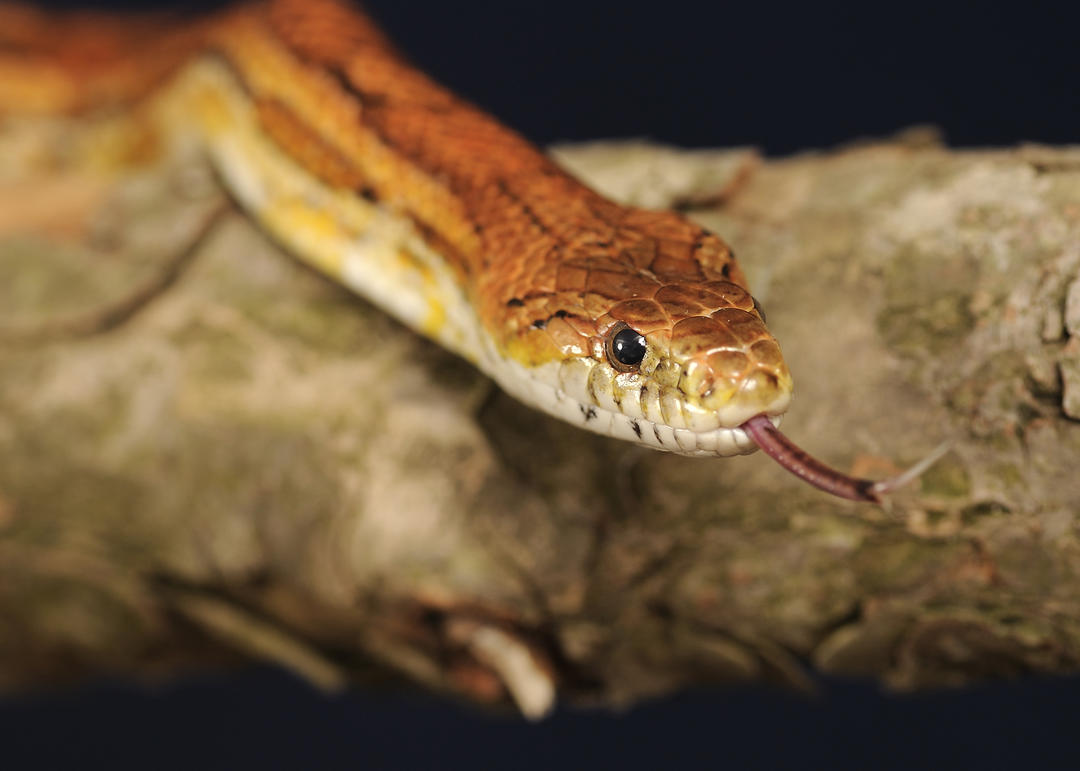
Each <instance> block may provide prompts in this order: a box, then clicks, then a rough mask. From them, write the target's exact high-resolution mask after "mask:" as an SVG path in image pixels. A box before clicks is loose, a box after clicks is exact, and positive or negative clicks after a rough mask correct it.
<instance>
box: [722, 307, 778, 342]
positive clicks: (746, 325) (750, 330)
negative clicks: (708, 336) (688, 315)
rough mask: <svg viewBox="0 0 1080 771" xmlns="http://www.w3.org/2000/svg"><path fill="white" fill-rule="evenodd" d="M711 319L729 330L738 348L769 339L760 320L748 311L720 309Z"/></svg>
mask: <svg viewBox="0 0 1080 771" xmlns="http://www.w3.org/2000/svg"><path fill="white" fill-rule="evenodd" d="M711 318H712V319H713V320H715V321H716V322H717V323H718V324H720V325H722V326H724V327H726V328H727V329H728V330H730V331H731V334H732V335H733V336H734V338H735V340H736V344H737V345H738V346H740V347H741V346H744V345H752V344H753V343H755V342H757V341H758V340H761V339H763V338H769V337H771V335H770V334H769V331H768V330H767V329H766V328H765V325H764V324H762V323H761V320H760V319H759V318H758V317H757V316H755V315H754V314H752V313H750V312H749V311H745V310H740V309H738V308H721V309H720V310H718V311H716V312H715V313H713V314H712V317H711Z"/></svg>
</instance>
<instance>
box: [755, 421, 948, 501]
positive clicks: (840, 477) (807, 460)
mask: <svg viewBox="0 0 1080 771" xmlns="http://www.w3.org/2000/svg"><path fill="white" fill-rule="evenodd" d="M740 428H742V430H743V431H745V432H746V433H747V434H749V435H750V438H751V439H753V440H754V441H755V442H756V443H757V446H758V447H760V448H761V451H762V452H764V453H765V454H766V455H768V456H769V457H770V458H772V459H773V460H775V461H776V462H777V463H779V464H780V465H781V466H783V467H784V468H786V469H787V470H788V471H790V472H791V473H792V474H794V475H795V476H797V477H799V478H800V479H802V480H804V481H806V482H809V483H810V484H812V485H813V486H814V487H817V488H819V489H821V490H824V491H825V492H827V493H832V494H833V495H836V496H838V497H840V498H847V499H848V500H852V501H870V502H872V503H881V497H882V496H883V495H887V494H889V493H891V492H893V491H894V490H896V489H897V488H900V487H903V486H904V485H906V484H908V483H909V482H911V481H912V480H913V479H917V478H918V477H919V476H921V475H922V473H923V472H924V471H926V470H927V469H928V468H930V466H932V465H934V463H936V462H937V461H938V459H939V458H940V457H941V456H942V455H944V454H945V453H946V452H948V450H949V447H950V443H949V442H946V443H944V444H941V445H939V446H938V447H937V448H935V449H934V451H933V452H931V453H930V454H929V455H927V456H926V457H925V458H923V459H922V460H921V461H919V462H918V463H916V464H915V465H914V466H912V467H911V468H909V469H908V470H907V471H904V472H903V473H901V474H897V475H896V476H894V477H889V478H888V479H883V480H881V481H880V482H875V481H873V480H871V479H859V478H858V477H852V476H848V475H847V474H844V473H843V472H840V471H837V470H836V469H834V468H829V467H828V466H826V465H825V464H824V463H822V462H821V461H819V460H818V459H817V458H815V457H813V456H812V455H810V454H809V453H808V452H806V451H805V450H803V449H802V448H801V447H799V446H798V445H797V444H795V443H794V442H792V441H791V440H790V439H788V438H787V437H786V436H784V435H783V434H782V433H780V429H778V428H777V427H776V426H774V425H773V424H772V421H771V420H769V418H768V417H767V416H765V415H755V416H754V417H752V418H750V420H748V421H746V422H745V423H743V424H742V426H740Z"/></svg>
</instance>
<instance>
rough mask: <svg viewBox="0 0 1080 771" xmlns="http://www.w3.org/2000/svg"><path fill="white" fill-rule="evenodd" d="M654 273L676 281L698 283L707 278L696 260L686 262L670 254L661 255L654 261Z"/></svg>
mask: <svg viewBox="0 0 1080 771" xmlns="http://www.w3.org/2000/svg"><path fill="white" fill-rule="evenodd" d="M652 271H653V273H656V274H657V275H659V276H663V277H664V278H667V279H670V280H674V281H697V280H700V279H702V278H704V277H705V274H704V273H703V272H702V270H701V265H699V264H698V262H697V261H696V260H684V259H680V258H678V257H674V256H672V255H670V254H660V255H658V256H657V257H656V259H654V260H653V261H652Z"/></svg>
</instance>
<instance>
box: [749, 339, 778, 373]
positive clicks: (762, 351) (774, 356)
mask: <svg viewBox="0 0 1080 771" xmlns="http://www.w3.org/2000/svg"><path fill="white" fill-rule="evenodd" d="M750 353H751V354H752V355H753V357H754V359H755V360H756V361H757V362H758V363H759V364H764V365H765V366H766V367H770V368H772V369H775V370H779V369H782V368H783V367H784V357H783V356H782V355H781V353H780V346H779V345H777V343H776V341H775V340H758V341H757V342H756V343H754V344H753V345H752V346H750Z"/></svg>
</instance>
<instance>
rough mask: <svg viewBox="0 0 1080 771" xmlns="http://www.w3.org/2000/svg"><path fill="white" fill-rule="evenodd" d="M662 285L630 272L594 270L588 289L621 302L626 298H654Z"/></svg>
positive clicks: (590, 276)
mask: <svg viewBox="0 0 1080 771" xmlns="http://www.w3.org/2000/svg"><path fill="white" fill-rule="evenodd" d="M659 286H660V284H659V283H658V282H657V281H656V280H655V279H652V278H649V277H648V276H643V275H641V274H639V273H631V272H628V271H608V270H594V271H591V272H590V273H589V278H588V283H587V285H586V287H585V288H586V289H587V290H588V291H590V292H595V293H597V294H601V295H604V296H605V297H609V298H611V299H612V300H620V299H622V298H624V297H628V298H635V297H652V296H653V295H654V294H656V290H657V289H658V288H659Z"/></svg>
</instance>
